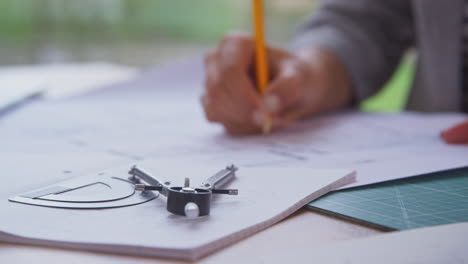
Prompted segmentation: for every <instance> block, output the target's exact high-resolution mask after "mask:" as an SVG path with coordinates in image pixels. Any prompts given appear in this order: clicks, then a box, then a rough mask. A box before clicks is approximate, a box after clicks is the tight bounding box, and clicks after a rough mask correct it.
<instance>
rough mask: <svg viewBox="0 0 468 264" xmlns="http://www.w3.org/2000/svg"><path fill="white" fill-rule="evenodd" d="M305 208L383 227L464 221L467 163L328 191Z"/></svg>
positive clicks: (467, 206) (466, 218)
mask: <svg viewBox="0 0 468 264" xmlns="http://www.w3.org/2000/svg"><path fill="white" fill-rule="evenodd" d="M307 207H308V208H309V209H311V210H314V211H319V212H321V213H324V214H329V215H333V216H336V217H341V218H345V219H348V220H351V221H354V222H358V223H361V224H365V225H368V226H373V227H377V228H380V229H383V230H402V229H412V228H418V227H425V226H434V225H443V224H449V223H455V222H466V221H468V167H467V168H463V169H456V170H450V171H444V172H437V173H431V174H426V175H423V176H418V177H411V178H406V179H402V180H396V181H390V182H386V183H380V184H374V185H369V186H365V187H358V188H353V189H347V190H342V191H335V192H332V193H330V194H328V195H326V196H324V197H322V198H320V199H318V200H316V201H313V202H311V203H310V204H309V205H308V206H307Z"/></svg>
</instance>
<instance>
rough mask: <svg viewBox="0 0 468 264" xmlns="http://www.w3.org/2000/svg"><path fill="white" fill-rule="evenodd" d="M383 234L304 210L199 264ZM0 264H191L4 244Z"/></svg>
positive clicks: (242, 259)
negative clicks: (0, 263)
mask: <svg viewBox="0 0 468 264" xmlns="http://www.w3.org/2000/svg"><path fill="white" fill-rule="evenodd" d="M379 233H381V231H377V230H374V229H371V228H367V227H364V226H360V225H356V224H352V223H350V222H346V221H342V220H338V219H335V218H331V217H327V216H324V215H321V214H318V213H314V212H310V211H307V210H305V209H302V210H300V211H299V212H297V213H295V214H294V215H292V216H290V217H288V218H286V219H285V220H283V221H282V222H280V223H278V224H276V225H274V226H272V227H270V228H268V229H266V230H265V231H263V232H260V233H258V234H256V235H254V236H252V237H249V238H247V239H245V240H243V241H240V242H238V243H236V244H234V245H232V246H230V247H227V248H225V249H223V250H221V251H218V252H216V253H214V254H212V255H210V256H208V257H206V258H204V259H201V260H200V261H199V263H242V262H245V261H248V259H249V256H251V255H263V254H275V252H280V251H284V250H288V248H294V247H295V246H296V245H304V244H307V245H309V246H310V248H313V247H316V246H323V245H327V244H330V243H335V242H340V241H345V240H350V239H357V238H362V237H368V236H373V235H377V234H379ZM311 257H312V256H311ZM0 260H1V262H2V263H31V262H32V261H33V262H36V263H67V264H72V263H79V264H82V263H86V264H94V263H100V264H106V263H112V264H120V263H187V262H183V261H174V260H166V259H153V258H139V257H132V256H122V255H109V254H99V253H90V252H85V251H74V250H62V249H55V248H45V247H35V246H22V245H14V244H6V243H0ZM310 260H311V259H310V258H309V259H307V260H304V261H310Z"/></svg>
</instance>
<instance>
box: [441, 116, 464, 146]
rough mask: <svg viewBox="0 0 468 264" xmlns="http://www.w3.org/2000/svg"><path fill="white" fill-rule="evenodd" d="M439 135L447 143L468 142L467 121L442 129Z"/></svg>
mask: <svg viewBox="0 0 468 264" xmlns="http://www.w3.org/2000/svg"><path fill="white" fill-rule="evenodd" d="M440 136H441V137H442V139H443V140H444V141H445V142H446V143H448V144H464V143H468V121H465V122H462V123H460V124H457V125H455V126H453V127H451V128H449V129H447V130H445V131H443V132H442V133H441V135H440Z"/></svg>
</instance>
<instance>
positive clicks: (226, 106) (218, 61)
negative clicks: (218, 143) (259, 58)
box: [202, 34, 264, 134]
mask: <svg viewBox="0 0 468 264" xmlns="http://www.w3.org/2000/svg"><path fill="white" fill-rule="evenodd" d="M253 59H254V43H253V41H252V39H251V38H249V37H247V36H245V35H242V34H230V35H228V36H227V37H225V38H224V40H223V41H222V42H221V44H220V45H219V47H218V48H217V49H215V50H213V51H212V52H210V53H208V54H207V56H206V57H205V72H206V73H205V76H206V78H205V94H204V95H203V96H202V104H203V107H204V110H205V114H206V117H207V119H208V120H209V121H211V122H219V123H222V124H223V125H224V126H225V128H226V130H227V131H228V132H229V133H231V134H239V133H242V134H243V133H246V132H249V133H250V131H258V130H259V129H260V128H259V125H258V122H256V120H255V118H254V116H255V114H254V113H256V112H258V111H260V109H262V108H264V107H263V106H262V105H263V103H262V101H261V98H260V95H259V94H258V92H257V91H256V90H255V87H254V84H253V82H252V80H251V79H250V78H249V76H248V71H249V68H250V67H251V65H252V63H253Z"/></svg>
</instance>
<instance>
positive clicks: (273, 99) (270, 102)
mask: <svg viewBox="0 0 468 264" xmlns="http://www.w3.org/2000/svg"><path fill="white" fill-rule="evenodd" d="M263 102H264V103H265V107H266V109H267V110H268V111H269V112H270V113H276V112H277V111H278V110H279V108H280V100H279V97H278V96H276V95H272V94H270V95H267V96H265V98H264V99H263Z"/></svg>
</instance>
